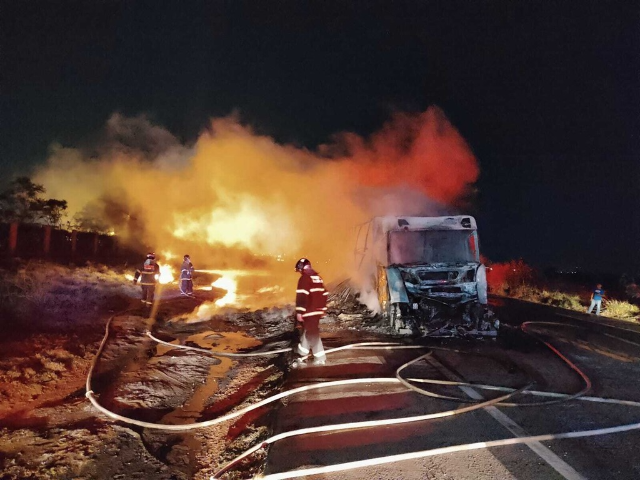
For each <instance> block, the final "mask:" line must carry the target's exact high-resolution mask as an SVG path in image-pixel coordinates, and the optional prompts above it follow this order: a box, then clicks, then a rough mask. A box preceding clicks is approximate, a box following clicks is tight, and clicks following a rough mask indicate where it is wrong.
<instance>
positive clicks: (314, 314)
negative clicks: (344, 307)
mask: <svg viewBox="0 0 640 480" xmlns="http://www.w3.org/2000/svg"><path fill="white" fill-rule="evenodd" d="M316 315H324V312H322V311H319V312H309V313H303V314H302V318H305V317H315V316H316Z"/></svg>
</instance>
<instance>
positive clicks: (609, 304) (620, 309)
mask: <svg viewBox="0 0 640 480" xmlns="http://www.w3.org/2000/svg"><path fill="white" fill-rule="evenodd" d="M604 313H605V315H606V316H607V317H614V318H620V319H622V320H630V319H634V318H636V317H638V315H639V314H640V308H638V307H637V306H636V305H633V304H631V303H629V302H623V301H621V300H605V302H604Z"/></svg>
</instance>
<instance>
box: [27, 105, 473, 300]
mask: <svg viewBox="0 0 640 480" xmlns="http://www.w3.org/2000/svg"><path fill="white" fill-rule="evenodd" d="M477 175H478V167H477V163H476V160H475V158H474V156H473V153H472V152H471V150H470V149H469V147H468V146H467V145H466V143H465V141H464V139H463V138H462V137H461V136H460V135H459V133H458V132H457V131H456V129H455V128H454V127H453V126H452V125H451V124H450V123H449V121H448V120H447V119H446V117H445V115H444V113H443V112H442V111H441V110H439V109H438V108H436V107H431V108H429V109H428V110H427V111H425V112H423V113H421V114H397V115H395V116H393V117H392V119H391V120H390V121H389V122H388V123H387V124H386V125H384V126H383V127H382V128H381V129H380V131H379V132H377V133H374V134H373V135H371V136H370V137H369V138H362V137H360V136H357V135H355V134H350V133H344V134H340V135H337V136H336V137H335V140H334V142H333V143H332V144H327V145H322V146H320V147H319V148H318V150H317V152H312V151H309V150H307V149H304V148H298V147H293V146H290V145H281V144H278V143H277V142H276V141H275V140H273V139H272V138H269V137H266V136H262V135H257V134H255V133H254V132H253V131H252V130H251V129H250V128H247V127H246V126H243V125H241V124H240V123H239V122H238V121H237V120H236V119H234V118H223V119H214V120H212V122H211V127H210V128H209V129H208V130H207V131H205V132H204V133H203V134H202V135H201V136H200V137H199V138H198V140H197V141H196V142H195V143H194V144H193V145H183V144H181V143H180V142H179V141H178V140H177V139H176V137H174V136H173V135H172V134H171V133H170V132H168V131H167V130H166V129H164V128H162V127H159V126H156V125H153V124H151V123H150V122H149V121H148V119H147V118H146V117H144V116H141V117H136V118H126V117H123V116H121V115H113V116H112V117H111V118H110V119H109V121H108V123H107V128H106V135H105V141H104V142H103V143H102V144H100V145H98V146H97V147H95V148H92V149H91V150H90V151H84V150H81V149H76V148H64V147H61V146H54V147H52V153H51V155H50V157H49V159H48V161H47V164H46V165H45V166H43V167H42V168H40V169H39V171H38V172H37V173H36V175H35V177H34V180H35V181H36V182H37V183H41V184H43V185H44V186H45V187H46V189H47V194H48V195H51V197H53V198H62V199H65V200H67V201H68V205H69V211H70V213H71V215H73V214H76V213H78V214H79V216H78V217H76V218H81V219H84V220H83V221H87V219H88V220H90V221H91V222H93V223H94V224H95V225H101V226H102V228H103V229H104V231H115V232H116V234H117V236H118V238H119V239H120V240H121V241H127V242H129V243H130V244H131V245H133V246H134V247H136V248H139V249H140V251H141V252H144V248H146V247H145V246H148V247H149V248H151V249H153V251H156V252H161V254H160V258H161V259H162V261H163V262H172V263H174V264H175V267H177V266H178V265H179V261H180V259H181V255H178V256H177V258H175V259H172V258H171V257H173V255H172V254H171V255H169V254H165V256H164V257H163V256H162V252H178V253H180V254H182V253H189V254H190V255H191V259H192V261H193V263H194V265H196V266H197V267H199V268H200V267H206V268H217V269H226V270H228V269H234V268H235V269H256V268H260V269H266V270H267V271H268V272H269V275H270V279H269V282H267V283H266V284H264V285H260V286H258V287H257V288H256V289H254V290H252V291H249V292H246V293H252V292H255V291H257V289H259V288H271V287H273V286H280V287H279V291H281V300H282V299H286V300H288V301H290V300H291V298H290V297H292V294H291V291H293V289H295V282H296V280H297V276H296V274H295V273H294V271H293V265H294V264H295V261H296V260H297V258H298V257H301V256H305V257H308V258H310V259H311V261H312V263H313V265H314V267H315V268H316V269H317V270H318V271H319V272H320V273H321V274H323V275H324V277H325V280H331V279H332V278H337V277H339V276H344V275H350V273H351V270H352V268H353V262H352V258H353V256H352V253H353V250H354V239H353V235H352V233H353V232H354V226H355V225H357V224H359V223H361V222H363V221H366V220H368V219H369V218H370V217H371V216H374V215H389V214H397V215H401V214H402V215H424V214H444V213H450V211H451V208H450V205H452V204H457V203H459V201H460V200H461V199H463V198H465V196H466V193H467V187H468V186H469V185H470V184H472V183H473V182H474V181H475V180H476V178H477ZM165 275H166V274H165ZM165 278H169V277H168V276H164V275H163V279H165ZM161 281H162V280H161ZM168 281H169V280H168ZM247 285H249V286H248V288H250V289H251V288H252V286H251V285H250V284H247ZM238 293H242V294H244V293H245V292H238ZM274 298H275V297H274ZM273 301H275V299H274V300H273Z"/></svg>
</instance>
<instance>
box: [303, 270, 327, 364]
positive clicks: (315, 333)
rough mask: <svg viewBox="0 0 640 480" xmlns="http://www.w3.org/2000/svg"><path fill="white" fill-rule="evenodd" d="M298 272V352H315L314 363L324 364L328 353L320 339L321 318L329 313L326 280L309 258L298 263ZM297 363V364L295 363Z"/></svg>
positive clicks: (304, 354)
mask: <svg viewBox="0 0 640 480" xmlns="http://www.w3.org/2000/svg"><path fill="white" fill-rule="evenodd" d="M296 272H298V273H300V279H299V280H298V288H297V289H296V321H297V322H299V323H300V324H301V325H302V335H301V336H300V343H299V344H298V349H297V351H298V353H299V354H300V355H302V356H306V355H308V354H309V353H310V352H312V353H313V360H314V363H315V364H317V365H324V363H325V360H326V355H325V353H324V347H323V346H322V340H321V339H320V328H319V324H320V319H321V318H322V317H324V316H325V314H326V313H327V296H328V295H329V292H327V290H326V289H325V288H324V282H323V281H322V278H321V277H320V275H318V273H317V272H316V271H315V270H314V269H313V268H311V262H310V261H309V260H308V259H307V258H301V259H300V260H298V261H297V263H296ZM294 365H296V364H294Z"/></svg>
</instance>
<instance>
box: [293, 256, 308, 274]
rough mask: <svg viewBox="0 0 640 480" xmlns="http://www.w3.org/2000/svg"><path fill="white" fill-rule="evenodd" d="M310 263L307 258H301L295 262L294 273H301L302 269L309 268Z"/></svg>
mask: <svg viewBox="0 0 640 480" xmlns="http://www.w3.org/2000/svg"><path fill="white" fill-rule="evenodd" d="M310 266H311V262H310V261H309V259H308V258H301V259H300V260H298V261H297V262H296V272H301V271H302V269H303V268H304V267H310Z"/></svg>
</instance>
